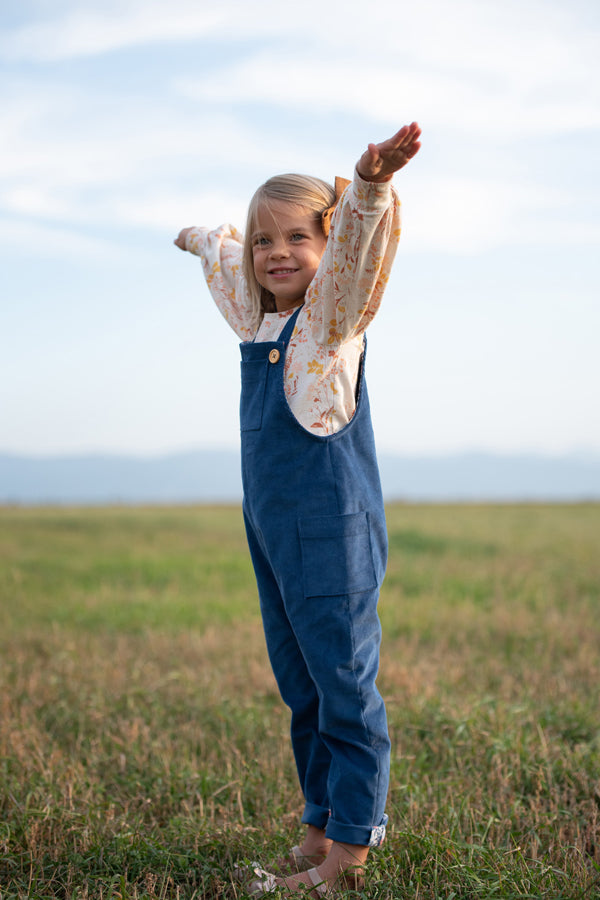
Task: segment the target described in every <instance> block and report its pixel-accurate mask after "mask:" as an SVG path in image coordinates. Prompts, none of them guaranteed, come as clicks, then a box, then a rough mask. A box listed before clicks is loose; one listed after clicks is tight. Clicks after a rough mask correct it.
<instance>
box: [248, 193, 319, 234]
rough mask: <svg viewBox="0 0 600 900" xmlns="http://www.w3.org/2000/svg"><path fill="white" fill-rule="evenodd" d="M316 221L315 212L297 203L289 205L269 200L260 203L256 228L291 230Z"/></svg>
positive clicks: (280, 201)
mask: <svg viewBox="0 0 600 900" xmlns="http://www.w3.org/2000/svg"><path fill="white" fill-rule="evenodd" d="M314 220H315V214H314V212H311V210H309V209H307V208H306V207H305V206H300V204H297V203H288V202H286V201H285V200H269V201H268V202H264V201H263V202H262V203H259V204H258V206H257V209H256V227H257V228H260V229H263V228H264V229H267V228H273V227H276V228H289V227H290V226H292V227H293V226H294V225H304V226H306V225H307V224H308V223H309V222H313V221H314Z"/></svg>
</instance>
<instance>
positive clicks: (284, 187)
mask: <svg viewBox="0 0 600 900" xmlns="http://www.w3.org/2000/svg"><path fill="white" fill-rule="evenodd" d="M269 201H278V202H280V203H289V204H291V205H293V206H297V207H300V208H302V209H303V210H306V211H307V212H309V213H314V216H315V219H320V218H321V215H322V213H323V212H324V211H325V210H326V209H329V207H330V206H333V204H334V203H335V190H334V188H333V187H332V186H331V185H330V184H328V183H327V182H326V181H321V179H320V178H313V177H312V176H311V175H294V174H289V175H274V176H273V178H269V179H268V181H265V183H264V184H262V185H261V186H260V187H259V188H258V190H257V191H256V192H255V194H254V196H253V197H252V199H251V201H250V205H249V207H248V218H247V221H246V232H245V237H244V256H243V261H242V270H243V273H244V277H245V279H246V285H247V287H248V294H249V297H250V304H251V310H252V325H253V327H256V329H258V327H259V325H260V323H261V322H262V320H263V316H264V314H265V313H266V312H275V311H276V310H275V297H274V296H273V294H271V292H270V291H267V290H266V288H264V287H263V286H262V285H260V284H259V283H258V281H257V280H256V275H255V274H254V258H253V254H252V235H253V233H254V232H255V231H256V226H257V218H258V211H259V208H260V207H261V206H266V207H267V208H268V206H269Z"/></svg>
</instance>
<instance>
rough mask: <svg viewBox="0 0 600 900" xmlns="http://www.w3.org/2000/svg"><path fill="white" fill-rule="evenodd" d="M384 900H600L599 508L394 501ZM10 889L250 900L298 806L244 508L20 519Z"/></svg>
mask: <svg viewBox="0 0 600 900" xmlns="http://www.w3.org/2000/svg"><path fill="white" fill-rule="evenodd" d="M388 524H389V531H390V546H391V553H390V565H389V571H388V578H387V582H386V586H385V590H384V592H383V594H382V600H381V615H382V620H383V624H384V635H385V639H384V647H383V655H382V668H381V678H380V686H381V689H382V692H383V693H384V695H385V697H386V700H387V705H388V713H389V719H390V730H391V733H392V736H393V739H394V756H393V764H392V781H391V789H390V802H389V809H388V812H389V813H390V819H391V822H392V827H391V828H390V832H389V837H388V840H387V842H386V844H385V846H384V848H382V850H381V851H380V852H378V853H377V854H373V856H372V864H371V870H372V871H371V878H370V882H369V885H370V887H369V892H368V894H365V896H369V897H374V898H407V897H418V898H434V897H445V898H452V897H460V898H463V897H478V898H488V897H489V898H492V897H493V898H513V897H514V898H516V897H519V898H524V897H544V898H561V897H564V898H567V897H568V898H591V897H594V896H600V882H599V880H598V879H599V873H600V821H599V813H600V793H599V791H600V725H599V721H598V706H599V704H598V683H599V676H600V672H599V661H598V647H599V645H600V624H599V616H598V611H599V606H600V602H599V601H600V596H599V595H600V560H599V559H598V543H599V542H598V535H599V534H600V507H598V506H594V505H589V506H572V507H571V506H514V507H513V506H507V507H502V506H496V507H483V506H482V507H477V506H472V507H469V506H465V507H451V506H442V507H433V506H414V507H407V506H401V505H398V506H393V507H390V509H389V510H388ZM0 534H1V539H2V544H1V546H2V548H3V550H2V570H1V573H0V590H1V600H2V603H1V610H0V617H1V618H0V629H1V630H0V645H1V657H0V659H1V662H0V667H1V668H0V689H1V691H0V703H1V705H2V715H1V719H0V760H1V762H0V767H1V768H0V772H1V775H0V779H1V792H0V809H1V813H2V816H1V824H0V847H1V856H0V896H1V897H2V900H9V898H17V897H19V898H24V897H28V898H48V900H50V898H75V897H77V898H88V897H89V898H109V897H110V898H117V897H119V898H122V900H125V898H140V900H141V898H148V900H150V898H152V900H154V898H159V897H179V898H182V900H183V898H190V900H191V898H216V897H230V898H234V897H242V896H243V892H242V891H241V890H240V888H239V887H238V886H236V885H235V884H234V883H233V882H232V880H231V876H230V871H231V865H232V863H233V861H234V860H236V859H237V858H247V859H249V858H255V857H256V856H259V857H260V858H261V859H264V860H268V859H269V858H270V857H272V856H275V855H276V854H277V853H279V852H280V851H281V850H283V849H285V848H287V847H288V846H289V845H290V841H292V842H294V841H295V840H296V839H297V838H298V836H299V829H298V824H297V823H298V814H299V811H300V809H301V800H300V797H299V795H298V790H297V787H296V781H295V774H294V767H293V762H292V759H291V752H290V748H289V741H288V717H287V713H286V711H285V709H284V708H282V706H281V703H280V700H279V698H278V694H277V691H276V688H275V685H274V681H273V677H272V675H271V672H270V670H269V666H268V663H267V660H266V656H265V651H264V646H263V638H262V632H261V627H260V622H259V620H258V615H257V609H256V601H255V588H254V585H253V579H252V572H251V568H250V564H249V562H248V559H247V555H246V550H245V545H244V536H243V529H242V525H241V521H240V514H239V511H238V510H237V509H233V508H232V509H227V508H223V509H209V508H205V509H191V508H190V509H185V508H182V509H164V510H163V509H112V510H110V509H107V510H100V509H96V510H49V509H44V510H19V509H15V510H10V509H5V510H3V511H1V512H0Z"/></svg>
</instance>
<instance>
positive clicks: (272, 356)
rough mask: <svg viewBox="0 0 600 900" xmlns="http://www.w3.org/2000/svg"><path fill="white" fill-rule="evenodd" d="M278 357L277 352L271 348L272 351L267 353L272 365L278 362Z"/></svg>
mask: <svg viewBox="0 0 600 900" xmlns="http://www.w3.org/2000/svg"><path fill="white" fill-rule="evenodd" d="M279 355H280V354H279V350H276V349H275V348H273V350H271V352H270V353H269V362H272V363H276V362H279Z"/></svg>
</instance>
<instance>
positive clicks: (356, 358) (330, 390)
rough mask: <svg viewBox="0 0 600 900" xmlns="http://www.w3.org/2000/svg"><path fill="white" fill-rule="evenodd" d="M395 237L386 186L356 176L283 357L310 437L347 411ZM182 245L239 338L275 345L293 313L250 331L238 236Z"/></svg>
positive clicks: (195, 238) (392, 198) (220, 234)
mask: <svg viewBox="0 0 600 900" xmlns="http://www.w3.org/2000/svg"><path fill="white" fill-rule="evenodd" d="M399 237H400V201H399V199H398V196H397V194H396V192H395V190H394V189H393V187H392V186H391V183H390V182H386V183H384V184H374V183H372V182H367V181H363V179H362V178H361V177H360V176H359V175H358V173H357V172H355V174H354V181H353V182H352V184H351V185H350V186H349V187H348V188H347V189H346V191H345V192H344V194H343V196H342V198H341V199H340V201H339V203H338V206H337V208H336V210H335V213H334V215H333V218H332V221H331V230H330V232H329V237H328V240H327V245H326V248H325V252H324V253H323V256H322V258H321V262H320V264H319V268H318V269H317V272H316V273H315V276H314V278H313V280H312V281H311V283H310V285H309V286H308V289H307V291H306V296H305V302H304V306H303V307H302V309H301V310H300V313H299V315H298V318H297V320H296V326H295V328H294V332H293V334H292V337H291V338H290V342H289V345H288V349H287V353H286V359H285V371H284V378H285V385H284V386H285V394H286V397H287V400H288V403H289V405H290V409H291V410H292V412H293V414H294V416H295V417H296V419H297V420H298V421H299V422H300V424H301V425H302V426H303V427H304V428H306V429H307V430H308V431H310V432H312V433H314V434H319V435H327V434H333V433H335V432H336V431H339V430H340V429H341V428H343V427H344V425H346V424H347V423H348V422H349V421H350V419H351V418H352V416H353V414H354V409H355V402H356V401H355V397H356V382H357V377H358V370H359V366H360V359H361V355H362V350H363V332H364V331H365V329H366V327H367V326H368V325H369V323H370V322H371V321H372V319H373V317H374V316H375V314H376V312H377V310H378V309H379V305H380V303H381V298H382V296H383V292H384V289H385V286H386V284H387V281H388V278H389V274H390V270H391V267H392V262H393V260H394V256H395V253H396V248H397V245H398V239H399ZM186 246H187V249H188V250H189V251H190V252H192V253H194V254H196V255H197V256H199V257H200V258H201V260H202V265H203V269H204V274H205V277H206V281H207V284H208V288H209V290H210V292H211V294H212V296H213V298H214V300H215V302H216V304H217V306H218V308H219V309H220V311H221V313H222V314H223V316H224V317H225V319H226V320H227V322H228V323H229V325H230V326H231V327H232V328H233V330H234V331H235V333H236V334H237V335H238V337H239V338H241V339H242V340H243V341H249V340H250V341H251V340H254V339H255V340H257V341H274V340H277V339H278V337H279V335H280V333H281V331H282V329H283V326H284V324H285V321H286V319H287V318H288V316H290V315H292V313H293V312H294V310H293V309H292V310H286V311H285V312H280V313H278V312H275V313H266V314H265V316H264V319H263V321H262V322H261V324H260V327H259V329H258V332H257V333H256V335H255V334H254V333H253V332H252V330H251V325H250V322H251V315H250V311H249V300H248V292H247V289H246V282H245V279H244V276H243V274H242V265H241V263H242V249H243V237H242V235H241V234H240V233H239V231H237V230H236V229H235V228H234V227H233V226H231V225H222V226H221V227H220V228H217V229H216V230H214V231H209V230H208V229H207V228H193V229H191V230H190V232H189V233H188V236H187V242H186Z"/></svg>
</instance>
